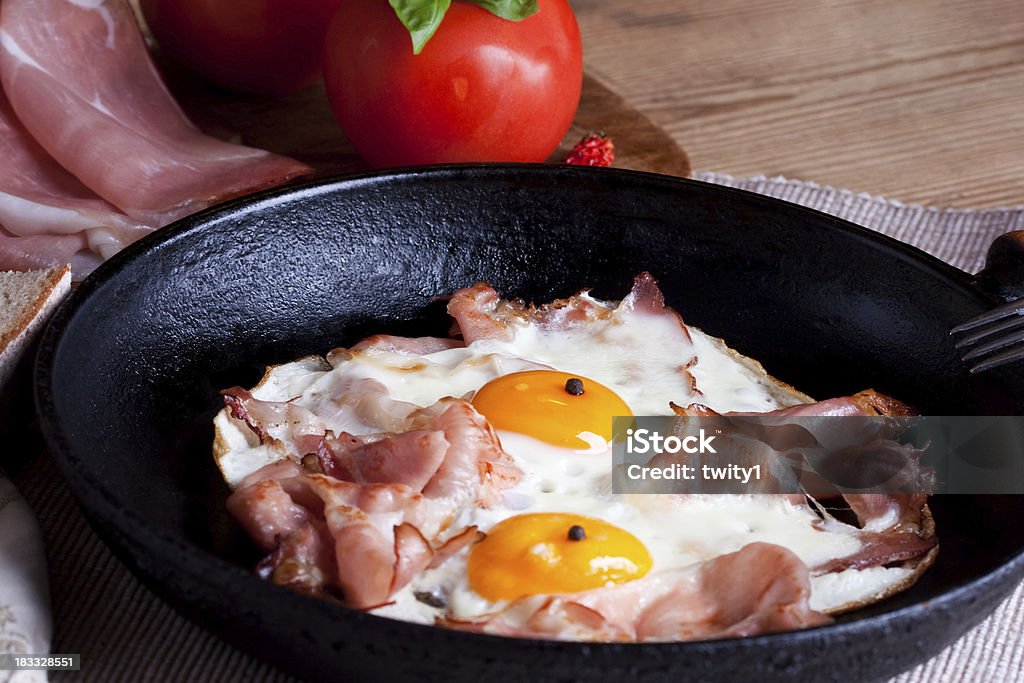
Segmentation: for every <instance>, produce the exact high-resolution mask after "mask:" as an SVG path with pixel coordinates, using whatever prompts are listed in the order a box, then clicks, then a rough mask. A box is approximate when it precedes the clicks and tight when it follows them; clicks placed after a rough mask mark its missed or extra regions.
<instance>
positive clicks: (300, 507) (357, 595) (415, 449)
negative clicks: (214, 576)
mask: <svg viewBox="0 0 1024 683" xmlns="http://www.w3.org/2000/svg"><path fill="white" fill-rule="evenodd" d="M224 398H225V402H226V404H227V406H228V408H229V409H230V410H231V411H232V413H233V414H234V416H235V417H236V418H237V419H240V420H243V421H244V422H245V423H246V424H248V425H249V426H250V428H251V429H252V430H253V431H254V433H256V434H257V435H258V436H259V437H260V439H261V440H264V441H270V440H272V441H274V442H276V443H278V444H280V445H281V446H282V447H283V448H285V449H291V450H289V451H288V454H287V457H284V458H282V459H281V460H280V461H278V462H275V463H271V464H269V465H266V466H264V467H263V468H261V469H259V470H257V471H256V472H253V473H252V474H250V475H249V476H248V477H246V478H245V479H244V480H243V481H242V482H241V485H240V486H239V488H238V489H237V490H236V491H235V492H234V493H232V494H231V496H230V497H229V498H228V511H229V512H230V513H231V514H232V515H233V516H234V517H235V518H236V519H237V520H238V521H239V523H240V524H241V525H242V526H243V527H244V528H245V529H246V531H247V532H248V533H249V535H250V536H252V537H253V539H254V540H255V541H256V542H257V543H258V544H259V545H260V547H262V548H263V549H264V550H266V551H269V552H270V553H271V554H270V556H268V557H267V558H266V559H265V560H264V562H263V563H262V564H261V565H260V570H261V572H262V573H263V574H264V575H265V576H268V577H270V578H272V579H273V580H274V581H277V582H280V583H285V584H287V585H290V586H293V587H297V588H300V589H302V590H309V591H314V592H317V591H323V590H327V591H329V592H333V593H337V594H339V595H340V596H341V597H342V600H343V601H344V602H345V603H346V604H348V605H350V606H353V607H358V608H362V609H370V608H373V607H378V606H380V605H383V604H385V603H386V602H387V601H388V600H389V599H390V597H391V596H392V595H393V594H394V592H395V591H397V590H400V589H401V588H402V587H403V586H405V585H406V584H407V583H408V582H409V581H410V580H411V579H412V578H413V577H415V576H416V575H417V574H419V573H420V572H422V571H423V570H425V569H427V568H429V567H436V566H438V565H440V564H441V563H443V562H444V561H445V560H447V559H448V558H449V557H451V556H452V555H454V554H455V553H457V552H459V551H460V550H462V549H463V548H465V547H466V546H467V545H469V544H470V543H472V542H474V541H475V540H477V539H478V538H479V534H478V533H477V531H476V528H475V527H464V528H461V529H455V530H449V526H450V525H451V523H452V521H453V520H454V519H455V517H456V516H457V514H458V512H459V510H461V509H464V508H465V507H467V506H473V505H482V506H486V505H491V504H493V503H494V502H495V501H496V500H497V499H498V494H499V492H500V491H501V490H502V489H504V488H506V487H508V486H511V485H512V484H514V483H515V482H516V481H517V480H518V478H519V477H520V476H521V475H522V472H521V471H520V470H519V468H518V467H516V465H515V464H514V462H513V461H512V459H511V458H510V457H509V456H508V455H507V454H506V453H505V452H504V451H503V450H502V449H501V444H500V443H499V442H498V439H497V436H496V435H495V434H494V431H493V430H492V429H491V427H490V425H489V424H488V423H487V421H486V420H484V419H483V417H481V416H480V414H479V413H477V412H476V411H475V410H474V409H473V407H472V406H471V405H470V404H469V403H467V402H466V401H462V400H457V399H445V400H443V401H440V402H439V403H438V404H436V405H434V406H431V407H429V408H424V409H420V410H417V411H415V412H414V413H412V414H411V415H410V416H409V419H408V421H407V424H406V425H405V426H404V429H403V430H402V431H399V432H397V433H393V434H373V435H366V436H353V435H351V434H342V435H340V436H337V437H336V436H335V435H333V434H331V433H330V432H329V431H326V430H325V429H324V428H323V426H322V423H319V422H317V418H315V416H314V415H313V414H312V413H310V412H309V411H306V410H305V409H304V408H301V407H299V406H296V405H294V404H293V403H289V402H284V403H280V402H271V401H260V400H258V399H255V398H253V397H252V394H251V393H249V392H248V391H246V390H244V389H237V388H236V389H233V390H230V391H228V392H226V393H225V397H224ZM314 440H315V441H316V442H317V450H316V456H315V457H313V456H310V455H309V454H307V453H303V452H302V451H303V450H304V449H305V448H307V447H308V444H311V443H312V442H313V441H314ZM303 456H305V457H303ZM311 457H312V460H311V459H310V458H311ZM299 463H301V465H300V464H299ZM321 523H322V524H323V525H325V527H324V528H325V529H326V533H327V537H329V545H330V548H331V550H330V553H331V554H332V556H333V558H334V564H333V565H332V566H333V570H332V573H325V571H326V570H325V569H324V563H323V562H322V557H323V552H326V551H322V549H320V547H319V545H317V544H321V543H322V540H318V539H321V535H320V534H317V533H314V531H317V529H318V527H316V525H317V524H321ZM310 525H313V528H312V529H311V528H310ZM310 558H321V560H320V561H318V562H317V563H316V567H318V569H317V570H316V571H314V570H313V569H314V568H313V567H311V565H310V561H311V560H310ZM279 579H280V580H279ZM314 579H316V580H314Z"/></svg>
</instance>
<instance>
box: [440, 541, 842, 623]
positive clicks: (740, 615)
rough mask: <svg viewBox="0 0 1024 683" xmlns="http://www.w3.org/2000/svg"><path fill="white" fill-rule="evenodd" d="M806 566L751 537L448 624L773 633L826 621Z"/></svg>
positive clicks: (789, 554)
mask: <svg viewBox="0 0 1024 683" xmlns="http://www.w3.org/2000/svg"><path fill="white" fill-rule="evenodd" d="M810 593H811V588H810V576H809V573H808V570H807V567H806V566H805V565H804V564H803V563H802V562H801V561H800V559H799V558H798V557H797V556H796V555H794V554H793V553H792V552H791V551H789V550H787V549H786V548H783V547H782V546H778V545H773V544H769V543H750V544H748V545H746V546H744V547H743V548H741V549H740V550H738V551H737V552H734V553H730V554H728V555H721V556H719V557H716V558H714V559H712V560H708V561H707V562H704V563H702V564H700V565H697V566H694V567H687V568H685V569H678V570H672V571H666V572H661V573H657V574H652V575H650V576H648V577H645V578H643V579H639V580H637V581H631V582H629V583H625V584H621V585H617V586H609V587H605V588H598V589H595V590H591V591H585V592H582V593H575V594H565V595H540V596H531V597H527V598H521V599H519V600H516V601H515V602H513V603H512V604H511V605H509V606H508V607H507V608H505V609H504V610H502V611H501V612H498V613H496V614H492V615H490V616H488V617H485V618H482V619H478V620H474V621H473V622H458V621H446V622H444V623H445V625H446V626H452V627H454V628H462V629H468V630H475V631H481V632H484V633H492V634H497V635H505V636H519V637H524V638H554V639H572V640H591V641H608V640H612V641H615V640H622V641H633V640H648V641H651V640H653V641H662V640H690V639H697V638H725V637H730V636H748V635H755V634H760V633H773V632H776V631H788V630H793V629H800V628H808V627H810V626H819V625H822V624H827V623H829V622H830V621H831V619H829V618H828V617H827V616H825V615H823V614H820V613H819V612H815V611H814V610H812V609H811V608H810V605H809V604H808V599H809V597H810Z"/></svg>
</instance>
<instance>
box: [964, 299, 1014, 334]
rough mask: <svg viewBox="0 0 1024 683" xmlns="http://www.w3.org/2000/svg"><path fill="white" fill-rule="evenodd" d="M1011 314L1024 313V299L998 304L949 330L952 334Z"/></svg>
mask: <svg viewBox="0 0 1024 683" xmlns="http://www.w3.org/2000/svg"><path fill="white" fill-rule="evenodd" d="M1010 315H1024V299H1015V300H1014V301H1011V302H1009V303H1006V304H1003V305H1002V306H996V307H995V308H993V309H992V310H991V311H986V312H985V313H982V314H981V315H979V316H978V317H976V318H971V319H970V320H968V321H967V322H965V323H962V324H960V325H957V326H956V327H954V328H953V329H951V330H950V331H949V333H950V334H957V333H958V332H965V331H967V330H973V329H974V328H975V327H977V326H978V325H984V324H985V323H990V322H994V321H996V320H1000V319H1002V318H1005V317H1007V316H1010Z"/></svg>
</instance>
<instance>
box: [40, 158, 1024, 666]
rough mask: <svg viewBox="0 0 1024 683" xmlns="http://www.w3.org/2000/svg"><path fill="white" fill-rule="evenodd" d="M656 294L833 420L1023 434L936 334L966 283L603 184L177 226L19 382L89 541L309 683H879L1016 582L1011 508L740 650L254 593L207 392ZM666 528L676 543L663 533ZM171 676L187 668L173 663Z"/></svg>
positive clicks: (264, 213) (265, 200) (541, 181)
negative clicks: (468, 322) (483, 291)
mask: <svg viewBox="0 0 1024 683" xmlns="http://www.w3.org/2000/svg"><path fill="white" fill-rule="evenodd" d="M641 270H649V271H651V272H652V273H654V275H655V276H656V277H657V278H658V279H659V280H660V283H661V286H662V288H663V289H664V291H665V294H666V296H667V299H668V301H669V302H670V303H671V304H672V305H674V306H675V307H676V308H677V309H678V310H679V311H681V312H682V315H683V316H684V318H685V319H686V320H687V321H688V322H690V323H692V324H695V325H698V326H699V327H702V328H703V329H704V330H706V331H707V332H709V333H711V334H713V335H716V336H723V337H725V338H726V339H727V340H728V341H729V342H730V343H731V345H733V346H734V347H735V348H737V349H738V350H740V351H741V352H742V353H745V354H748V355H750V356H753V357H754V358H757V359H759V360H761V361H763V362H764V364H765V366H766V367H767V368H768V369H769V371H770V372H772V373H773V374H774V375H775V376H777V377H779V378H781V379H783V380H785V381H787V382H790V383H792V384H794V385H796V386H798V387H800V388H801V389H803V390H805V391H807V392H808V393H810V394H812V395H815V396H820V397H827V396H833V395H839V394H849V393H851V392H854V391H857V390H859V389H863V388H865V387H874V388H876V389H878V390H880V391H884V392H888V393H891V394H892V395H894V396H897V397H899V398H901V399H903V400H904V401H907V402H910V403H912V404H916V405H917V406H918V407H919V408H920V409H922V410H923V411H925V412H927V413H930V414H975V413H977V414H1001V413H1008V414H1016V413H1020V412H1021V409H1022V406H1024V376H1022V374H1021V371H1020V369H1019V368H1015V367H1011V368H1008V369H1004V370H1001V371H996V372H992V373H987V374H984V375H981V376H977V377H971V376H969V375H968V374H967V373H966V371H965V368H964V366H963V365H962V364H961V362H960V361H959V360H958V359H957V354H956V353H955V351H954V349H953V347H952V344H951V342H950V340H949V338H948V335H947V332H948V330H949V328H950V327H951V326H952V325H954V324H955V323H957V322H960V321H962V320H965V319H967V318H969V317H972V316H974V315H976V314H978V313H979V312H981V311H982V310H984V309H986V308H987V307H989V306H991V305H992V303H993V301H994V297H993V296H991V295H989V294H986V293H985V292H984V291H982V290H981V289H979V288H978V287H977V286H976V284H975V282H974V280H973V279H972V278H971V277H970V276H968V275H966V274H965V273H963V272H960V271H958V270H956V269H954V268H951V267H949V266H946V265H944V264H942V263H941V262H939V261H937V260H935V259H933V258H931V257H929V256H927V255H925V254H923V253H921V252H919V251H917V250H914V249H911V248H909V247H906V246H904V245H902V244H900V243H897V242H895V241H893V240H890V239H886V238H884V237H880V236H879V235H877V234H874V233H870V232H868V231H865V230H863V229H860V228H857V227H855V226H853V225H851V224H849V223H845V222H843V221H841V220H838V219H835V218H831V217H829V216H826V215H824V214H821V213H817V212H814V211H810V210H807V209H803V208H800V207H797V206H794V205H791V204H787V203H784V202H780V201H776V200H773V199H768V198H765V197H761V196H757V195H753V194H749V193H745V192H741V191H737V190H732V189H726V188H722V187H718V186H712V185H705V184H701V183H697V182H691V181H685V180H679V179H674V178H668V177H661V176H654V175H648V174H642V173H633V172H622V171H610V170H607V169H598V170H594V169H578V168H568V167H567V168H560V167H559V168H556V167H537V166H518V167H500V166H499V167H488V166H483V167H461V168H460V167H452V168H442V169H435V170H421V171H417V170H414V171H409V172H400V173H384V174H380V175H374V176H369V177H363V178H354V179H347V180H346V179H343V180H338V181H327V182H321V183H315V184H312V185H307V186H304V187H300V188H298V189H292V190H286V191H283V192H277V193H270V194H266V195H263V196H262V197H260V198H256V199H250V200H243V201H237V202H234V203H230V204H225V205H222V206H220V207H217V208H214V209H212V210H210V211H207V212H204V213H202V214H199V215H196V216H193V217H190V218H187V219H185V220H182V221H180V222H178V223H176V224H175V225H174V226H172V227H170V228H167V229H165V230H161V231H160V232H159V233H157V234H155V235H153V236H151V237H150V238H147V239H145V240H143V241H142V242H141V243H139V244H138V245H136V246H134V247H132V248H130V249H128V250H126V251H125V252H124V253H123V254H121V255H120V256H118V257H117V258H115V259H112V260H111V261H110V262H109V263H108V264H106V265H105V266H103V267H102V268H101V269H100V270H98V271H97V272H96V273H95V275H94V276H92V277H91V278H89V279H88V280H87V281H86V282H85V283H83V284H82V285H81V287H80V288H79V289H78V290H77V291H76V292H75V293H74V294H73V295H72V297H71V298H70V300H69V301H68V302H66V304H65V305H64V306H63V307H62V308H61V309H60V311H59V313H58V314H57V316H56V317H55V319H54V320H53V322H52V324H51V325H50V327H49V329H48V330H47V332H46V336H45V339H44V340H43V345H42V350H41V353H40V356H39V362H38V366H37V375H36V381H37V400H38V407H39V411H40V414H41V418H42V421H43V427H44V431H45V435H46V438H47V441H48V444H49V446H50V448H51V449H52V452H53V454H54V455H55V456H56V457H57V459H58V461H59V463H60V466H61V469H62V471H63V473H64V475H65V476H66V477H67V479H68V481H69V483H70V485H71V487H72V489H73V491H74V493H75V495H76V496H77V498H78V500H79V501H80V503H81V505H82V507H83V508H84V509H85V511H86V513H87V515H88V517H89V519H90V520H91V521H92V523H93V524H94V525H95V527H96V528H97V530H98V531H99V532H100V534H101V535H102V537H103V538H104V539H105V540H106V541H107V542H108V543H109V544H110V545H111V546H112V547H113V548H114V549H115V550H116V551H117V553H118V554H119V556H120V557H121V558H122V559H123V560H124V561H125V562H126V563H127V564H128V565H129V566H131V567H132V568H133V569H134V570H135V571H136V572H137V573H138V574H139V575H140V576H142V577H143V578H144V579H146V580H147V581H148V583H149V584H150V585H151V586H152V587H154V588H155V589H156V590H157V591H158V592H159V593H160V594H161V595H163V596H165V597H166V598H167V599H168V600H169V601H171V602H172V603H173V604H175V605H177V606H178V607H179V608H180V609H182V610H183V611H185V612H186V613H187V614H189V615H191V616H192V617H193V618H195V619H196V620H197V621H199V622H201V623H202V624H204V625H205V626H206V627H207V628H209V629H210V630H211V631H213V632H214V633H216V634H218V635H220V636H223V637H224V638H226V639H227V640H229V641H231V642H232V643H234V644H236V645H237V646H238V647H240V648H242V649H245V650H247V651H249V652H252V653H254V654H256V655H257V656H260V657H263V658H265V659H267V660H269V661H271V662H273V663H275V664H277V665H279V666H280V667H282V668H283V669H287V670H289V671H292V672H294V673H295V674H297V675H299V676H302V677H305V678H308V679H312V680H324V681H326V680H352V679H353V678H357V679H378V680H393V679H395V678H430V679H435V680H445V679H449V678H454V679H464V680H473V679H483V677H486V679H487V680H506V679H507V680H525V679H536V680H541V679H545V680H586V679H591V678H592V679H600V680H642V681H660V680H665V681H669V680H671V681H682V680H717V681H744V682H747V681H775V680H802V681H819V680H844V681H850V680H865V681H867V680H876V679H882V678H885V677H887V676H890V675H893V674H895V673H897V672H899V671H901V670H904V669H906V668H908V667H909V666H911V665H912V664H914V663H915V662H918V661H921V660H923V659H925V658H927V657H930V656H932V655H934V654H935V653H936V652H938V651H939V650H940V649H942V648H943V647H944V646H946V645H947V644H948V643H950V642H951V641H953V640H954V639H955V638H957V637H958V636H959V635H960V634H962V633H964V632H965V631H966V630H967V629H969V628H970V627H972V626H973V625H975V624H976V623H977V622H978V621H980V620H981V619H982V618H983V617H984V616H985V615H987V614H988V613H989V612H990V611H991V610H992V609H993V607H994V606H995V605H996V604H997V603H998V601H999V600H1000V599H1001V598H1002V597H1004V596H1005V595H1006V594H1007V592H1008V591H1009V590H1010V589H1011V588H1012V587H1013V586H1014V585H1015V584H1016V582H1017V581H1018V580H1019V579H1020V578H1021V577H1022V576H1024V555H1022V552H1024V532H1022V531H1021V528H1020V520H1021V519H1022V518H1024V497H1013V496H1007V497H997V496H974V497H968V496H961V497H948V498H937V499H935V500H934V501H933V503H932V507H933V509H934V514H935V518H936V522H937V525H938V530H939V537H940V540H941V544H942V551H941V553H940V555H939V559H938V561H937V562H936V564H935V565H934V567H932V568H931V569H930V570H929V571H928V572H927V573H926V574H925V575H924V577H923V578H922V579H921V581H920V582H919V583H918V584H917V585H916V586H915V587H914V588H913V589H912V590H909V591H907V592H905V593H903V594H901V595H900V596H898V597H896V598H894V599H890V600H888V601H885V602H884V603H882V604H878V605H875V606H873V607H871V608H868V609H865V610H863V611H859V612H856V613H854V614H851V615H848V616H845V617H842V618H840V619H839V620H838V622H837V623H836V624H834V625H830V626H827V627H823V628H816V629H811V630H807V631H801V632H794V633H781V634H774V635H766V636H760V637H755V638H747V639H738V640H718V641H707V642H689V643H664V644H630V645H612V644H601V645H585V644H577V643H563V642H544V641H534V640H517V639H503V638H498V637H490V636H482V635H475V634H467V633H457V632H451V631H446V630H442V629H439V628H433V627H426V626H418V625H413V624H407V623H402V622H398V621H391V620H387V619H382V618H377V617H373V616H369V615H366V614H363V613H360V612H355V611H351V610H348V609H345V608H343V607H339V606H337V605H335V604H329V603H327V602H323V601H318V600H315V599H311V598H307V597H304V596H301V595H298V594H295V593H292V592H290V591H288V590H286V589H283V588H278V587H275V586H272V585H269V584H267V583H265V582H263V581H261V580H260V579H258V578H257V577H256V576H255V575H254V574H253V572H252V566H253V564H254V562H255V561H256V559H257V554H256V553H255V552H254V550H253V548H252V546H251V545H250V544H249V543H248V541H247V540H246V539H245V538H244V536H243V535H242V533H241V532H240V530H239V528H238V527H237V526H236V525H235V524H234V523H233V522H232V521H231V520H230V519H229V517H228V516H227V514H226V513H225V510H224V499H225V497H226V496H227V493H228V491H227V489H226V487H225V486H224V484H223V483H222V482H221V480H220V477H219V476H218V473H217V470H216V469H215V467H214V465H213V463H212V460H211V457H210V444H211V439H212V429H211V425H210V419H211V417H212V416H213V414H214V413H215V412H216V411H217V410H218V409H219V408H220V406H221V403H220V401H219V399H218V395H217V391H218V389H221V388H223V387H228V386H231V385H234V384H241V385H247V386H248V385H251V384H253V383H254V382H255V381H257V380H258V378H259V376H260V375H261V373H262V370H263V368H264V366H265V365H267V364H269V363H276V362H282V361H287V360H291V359H294V358H297V357H299V356H302V355H304V354H309V353H322V352H326V351H327V350H328V349H330V348H332V347H333V346H337V345H343V344H350V343H352V342H354V341H356V340H357V339H359V338H361V337H363V336H365V335H368V334H370V333H377V332H382V331H387V332H392V333H397V334H407V335H419V334H444V333H445V332H446V329H447V326H448V321H447V320H446V317H445V315H444V314H443V304H442V303H440V302H438V301H436V300H435V299H434V298H433V297H435V296H436V295H443V294H446V293H450V292H451V291H453V290H454V289H456V288H458V287H462V286H465V285H468V284H470V283H472V282H474V281H476V280H481V279H483V280H487V281H489V282H491V283H493V284H494V285H495V286H496V287H497V288H498V289H499V290H500V291H502V292H505V293H508V294H511V295H518V296H520V297H523V298H525V299H528V300H535V301H548V300H550V299H552V298H553V297H561V296H566V295H569V294H572V293H574V292H575V291H577V290H578V289H580V288H582V287H585V286H592V287H594V290H595V294H596V295H597V296H600V297H605V298H620V297H621V296H622V295H623V294H625V293H626V292H627V291H628V289H629V286H630V281H631V278H632V276H633V275H634V274H636V273H637V272H639V271H641ZM682 523H685V520H683V521H682ZM182 655H183V656H188V653H182Z"/></svg>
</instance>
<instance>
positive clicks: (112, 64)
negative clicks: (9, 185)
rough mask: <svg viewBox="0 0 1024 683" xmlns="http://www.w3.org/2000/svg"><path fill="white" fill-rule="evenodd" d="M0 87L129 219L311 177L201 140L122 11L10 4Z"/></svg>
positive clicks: (99, 3)
mask: <svg viewBox="0 0 1024 683" xmlns="http://www.w3.org/2000/svg"><path fill="white" fill-rule="evenodd" d="M0 47H2V49H3V52H2V59H0V76H2V79H3V86H4V90H5V91H6V93H7V96H8V98H9V99H10V101H11V104H12V106H13V108H14V111H15V112H17V115H18V118H19V119H20V120H21V121H22V123H24V124H25V127H26V128H27V129H28V130H29V131H30V132H31V133H32V135H33V136H34V137H35V139H36V140H38V141H39V143H40V144H41V145H42V147H43V148H44V149H46V151H47V152H49V154H50V155H51V156H52V157H53V158H54V159H56V160H57V161H58V162H59V163H60V164H61V165H62V166H63V167H64V168H66V169H67V170H69V171H70V172H71V173H72V174H74V175H75V176H76V177H77V178H78V179H79V180H80V181H81V182H82V183H84V184H85V185H86V186H87V187H89V188H90V189H91V190H92V191H93V192H95V193H96V194H98V195H99V196H100V197H102V198H103V199H105V200H107V201H108V202H110V203H111V204H113V205H114V206H116V207H117V208H118V209H120V210H121V211H123V212H124V213H126V214H127V215H128V216H130V217H131V218H133V219H135V220H137V221H141V222H142V223H145V224H149V225H165V224H167V223H169V222H171V221H173V220H175V219H177V218H180V217H182V216H185V215H187V214H189V213H192V212H194V211H197V210H199V209H201V208H204V207H206V206H209V205H210V204H212V203H214V202H217V201H220V200H223V199H227V198H229V197H233V196H238V195H241V194H245V193H247V192H251V191H254V190H257V189H260V188H265V187H270V186H273V185H277V184H279V183H282V182H285V181H287V180H289V179H291V178H294V177H296V176H300V175H304V174H306V173H308V172H309V171H310V169H309V168H308V167H307V166H305V165H303V164H301V163H299V162H297V161H293V160H291V159H287V158H284V157H280V156H277V155H274V154H270V153H268V152H265V151H262V150H257V149H252V148H249V147H243V146H241V145H234V144H229V143H225V142H221V141H219V140H215V139H214V138H211V137H208V136H206V135H203V134H202V133H200V132H199V130H198V129H196V128H195V127H194V126H193V125H192V124H191V123H190V122H189V121H188V119H187V118H186V117H185V115H184V114H183V113H182V111H181V109H180V108H179V107H178V105H177V103H176V102H175V101H174V99H173V97H171V95H170V93H169V92H168V91H167V89H166V88H165V87H164V85H163V83H162V82H161V80H160V77H159V75H158V74H157V71H156V69H155V67H154V66H153V63H152V61H151V60H150V58H149V54H148V52H147V50H146V45H145V43H144V42H143V39H142V35H141V34H140V32H139V29H138V26H137V25H136V23H135V17H134V15H133V14H132V11H131V9H130V8H129V6H128V4H127V2H124V0H90V1H89V2H82V1H80V0H4V2H3V5H2V6H0Z"/></svg>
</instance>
